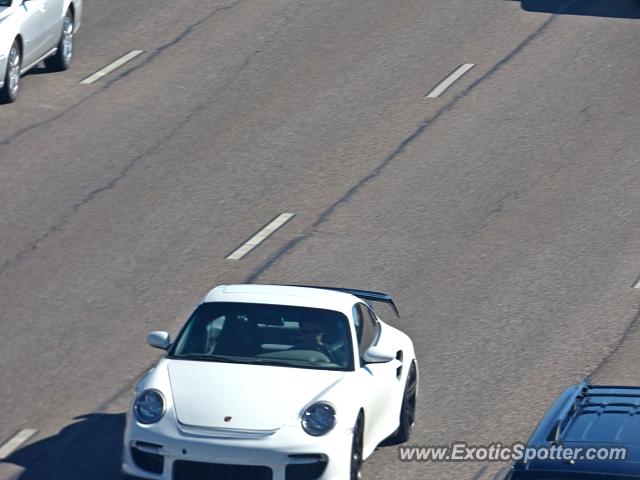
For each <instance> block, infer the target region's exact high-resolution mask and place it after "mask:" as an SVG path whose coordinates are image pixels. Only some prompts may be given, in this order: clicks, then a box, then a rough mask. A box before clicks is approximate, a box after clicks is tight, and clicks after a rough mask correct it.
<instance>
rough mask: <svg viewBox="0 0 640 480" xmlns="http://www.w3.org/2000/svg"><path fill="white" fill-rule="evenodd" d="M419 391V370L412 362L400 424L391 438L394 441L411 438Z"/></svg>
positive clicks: (403, 398) (401, 409) (403, 399)
mask: <svg viewBox="0 0 640 480" xmlns="http://www.w3.org/2000/svg"><path fill="white" fill-rule="evenodd" d="M417 391H418V372H417V369H416V364H415V363H412V364H411V368H410V369H409V374H408V375H407V382H406V384H405V387H404V395H403V397H402V406H401V407H400V426H399V427H398V430H396V431H395V432H394V434H393V435H392V436H391V438H390V440H391V441H392V442H393V443H404V442H406V441H407V440H409V438H411V433H412V432H413V425H414V423H415V419H416V393H417Z"/></svg>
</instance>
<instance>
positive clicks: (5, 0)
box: [0, 0, 11, 7]
mask: <svg viewBox="0 0 640 480" xmlns="http://www.w3.org/2000/svg"><path fill="white" fill-rule="evenodd" d="M10 5H11V0H0V7H9V6H10Z"/></svg>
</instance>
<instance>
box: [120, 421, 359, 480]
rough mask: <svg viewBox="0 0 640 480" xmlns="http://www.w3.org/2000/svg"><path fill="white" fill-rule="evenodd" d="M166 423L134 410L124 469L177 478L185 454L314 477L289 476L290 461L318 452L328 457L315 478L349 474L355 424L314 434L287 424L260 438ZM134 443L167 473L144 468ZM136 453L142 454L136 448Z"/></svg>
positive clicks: (331, 479) (280, 477) (332, 479)
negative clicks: (141, 419)
mask: <svg viewBox="0 0 640 480" xmlns="http://www.w3.org/2000/svg"><path fill="white" fill-rule="evenodd" d="M161 423H164V424H165V425H163V426H161V427H158V425H154V426H151V427H149V426H145V425H141V424H139V423H137V422H136V421H135V420H132V419H131V416H129V418H128V420H127V428H126V432H125V436H124V445H123V447H124V451H123V460H122V471H123V473H125V474H127V475H132V476H135V477H140V478H146V479H153V480H173V472H174V465H175V462H177V461H180V460H186V461H192V462H203V463H214V464H224V465H243V466H264V467H269V468H270V469H271V471H272V472H273V476H272V477H271V478H272V480H292V479H295V480H297V479H298V478H304V480H312V479H311V478H309V477H300V476H295V477H294V476H293V475H291V472H290V474H289V475H288V476H287V475H286V471H287V465H292V464H301V463H307V462H308V463H314V462H317V461H318V460H317V459H318V458H319V457H324V458H326V467H325V468H324V471H323V473H322V474H321V475H319V476H314V478H317V480H344V479H345V478H349V467H350V458H351V440H352V430H351V429H344V428H342V429H339V428H338V426H336V428H335V429H334V430H333V431H331V432H329V433H328V434H327V435H325V436H322V437H312V436H310V435H307V434H306V433H305V432H304V431H303V430H302V429H301V428H300V427H297V426H286V427H283V428H281V429H279V430H277V431H276V432H275V433H273V434H272V435H269V436H265V437H261V438H220V437H216V436H205V435H198V436H194V435H192V434H185V433H184V432H181V431H179V430H178V429H177V428H175V427H174V428H171V427H168V426H167V425H166V423H168V422H161ZM140 442H143V443H142V444H141V443H140ZM148 444H155V445H158V446H160V448H157V447H153V446H151V447H149V445H148ZM132 447H133V448H141V449H142V450H144V451H145V452H147V453H153V454H155V455H160V456H161V457H162V460H161V461H162V463H161V468H162V473H152V472H150V471H148V470H144V469H142V468H140V466H139V465H137V464H136V462H135V461H134V459H133V456H132ZM136 455H139V454H138V453H137V452H136ZM313 456H315V457H313ZM138 458H139V457H138ZM155 458H156V459H157V458H159V457H155ZM138 463H140V461H139V460H138ZM231 478H235V477H234V476H232V477H231ZM267 478H268V477H267Z"/></svg>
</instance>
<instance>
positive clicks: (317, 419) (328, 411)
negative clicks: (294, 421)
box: [301, 402, 336, 437]
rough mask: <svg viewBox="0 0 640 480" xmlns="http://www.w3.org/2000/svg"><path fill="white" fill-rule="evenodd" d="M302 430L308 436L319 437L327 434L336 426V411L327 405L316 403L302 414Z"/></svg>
mask: <svg viewBox="0 0 640 480" xmlns="http://www.w3.org/2000/svg"><path fill="white" fill-rule="evenodd" d="M301 423H302V428H303V429H304V431H305V432H307V433H308V434H309V435H312V436H314V437H319V436H321V435H325V434H326V433H329V432H330V431H331V429H332V428H333V427H334V425H335V424H336V411H335V410H334V408H333V407H332V406H331V405H329V404H328V403H324V402H318V403H314V404H313V405H311V406H310V407H309V408H307V409H306V410H305V411H304V413H303V414H302V420H301Z"/></svg>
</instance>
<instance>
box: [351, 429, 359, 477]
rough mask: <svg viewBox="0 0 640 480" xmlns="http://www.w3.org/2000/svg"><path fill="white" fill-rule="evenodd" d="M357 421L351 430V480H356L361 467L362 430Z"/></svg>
mask: <svg viewBox="0 0 640 480" xmlns="http://www.w3.org/2000/svg"><path fill="white" fill-rule="evenodd" d="M360 424H361V422H360V421H358V423H357V424H356V428H354V430H353V440H352V442H351V480H358V478H359V476H360V467H361V465H362V428H361V426H360Z"/></svg>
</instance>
